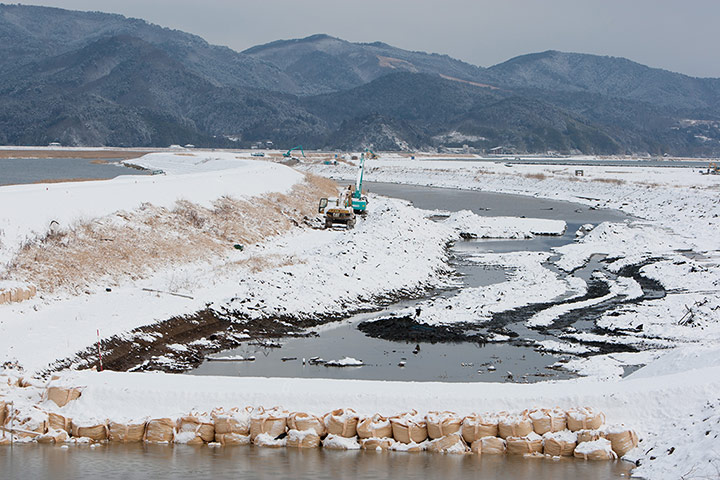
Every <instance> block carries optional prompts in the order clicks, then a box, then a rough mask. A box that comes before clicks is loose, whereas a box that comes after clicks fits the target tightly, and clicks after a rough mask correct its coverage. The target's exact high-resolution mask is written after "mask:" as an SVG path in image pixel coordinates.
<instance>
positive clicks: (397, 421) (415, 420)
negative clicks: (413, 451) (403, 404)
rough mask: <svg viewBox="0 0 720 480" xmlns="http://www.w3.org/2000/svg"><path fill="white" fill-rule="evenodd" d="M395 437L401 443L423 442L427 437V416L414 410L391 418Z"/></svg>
mask: <svg viewBox="0 0 720 480" xmlns="http://www.w3.org/2000/svg"><path fill="white" fill-rule="evenodd" d="M390 424H391V425H392V431H393V438H394V439H395V440H397V441H398V442H400V443H406V444H407V443H422V442H424V441H425V440H426V439H427V424H426V423H425V417H423V416H422V415H418V413H417V412H416V411H415V410H413V411H411V412H408V413H403V414H400V415H397V416H394V417H391V418H390Z"/></svg>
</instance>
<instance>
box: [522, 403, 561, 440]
mask: <svg viewBox="0 0 720 480" xmlns="http://www.w3.org/2000/svg"><path fill="white" fill-rule="evenodd" d="M566 416H567V414H566V413H565V410H561V409H559V408H557V407H556V408H554V409H552V410H550V409H546V408H542V409H535V410H532V411H531V412H530V413H529V414H528V417H529V418H530V420H531V421H532V424H533V430H535V433H537V434H538V435H544V434H546V433H548V432H561V431H563V430H565V428H567V422H566V420H565V417H566Z"/></svg>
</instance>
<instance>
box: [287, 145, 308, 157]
mask: <svg viewBox="0 0 720 480" xmlns="http://www.w3.org/2000/svg"><path fill="white" fill-rule="evenodd" d="M295 150H300V153H302V156H303V158H307V157H305V152H304V151H303V148H302V145H298V146H297V147H293V148H291V149H290V150H288V151H287V152H285V153H283V157H285V158H290V157H292V152H294V151H295Z"/></svg>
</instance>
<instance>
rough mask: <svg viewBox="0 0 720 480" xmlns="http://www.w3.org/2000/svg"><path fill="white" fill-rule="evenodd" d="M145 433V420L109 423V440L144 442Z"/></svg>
mask: <svg viewBox="0 0 720 480" xmlns="http://www.w3.org/2000/svg"><path fill="white" fill-rule="evenodd" d="M144 435H145V421H142V422H137V423H118V422H110V423H108V440H109V441H111V442H117V443H136V442H142V441H143V436H144Z"/></svg>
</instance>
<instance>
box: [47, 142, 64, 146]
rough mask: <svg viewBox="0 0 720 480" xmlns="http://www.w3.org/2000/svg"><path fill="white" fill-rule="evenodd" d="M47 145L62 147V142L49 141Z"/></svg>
mask: <svg viewBox="0 0 720 480" xmlns="http://www.w3.org/2000/svg"><path fill="white" fill-rule="evenodd" d="M48 147H62V144H61V143H60V142H50V143H49V144H48Z"/></svg>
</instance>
